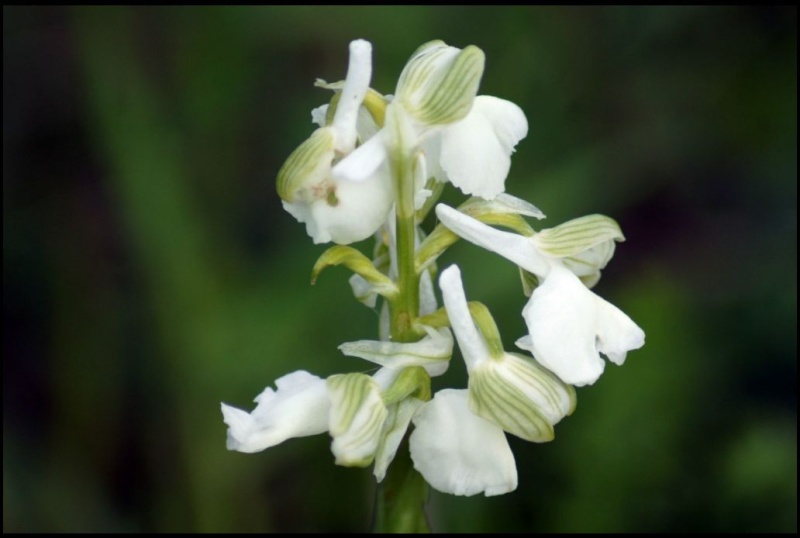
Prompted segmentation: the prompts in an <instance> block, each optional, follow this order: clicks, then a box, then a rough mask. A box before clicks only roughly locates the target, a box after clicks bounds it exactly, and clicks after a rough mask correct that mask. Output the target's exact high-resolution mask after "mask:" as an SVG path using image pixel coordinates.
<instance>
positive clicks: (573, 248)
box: [436, 204, 644, 386]
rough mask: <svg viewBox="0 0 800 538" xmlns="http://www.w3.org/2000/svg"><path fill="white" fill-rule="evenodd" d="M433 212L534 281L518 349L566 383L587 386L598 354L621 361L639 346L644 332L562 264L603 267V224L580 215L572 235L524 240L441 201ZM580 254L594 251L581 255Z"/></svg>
mask: <svg viewBox="0 0 800 538" xmlns="http://www.w3.org/2000/svg"><path fill="white" fill-rule="evenodd" d="M436 214H437V216H438V217H439V220H440V221H441V222H442V223H444V225H445V226H447V227H448V228H449V229H450V230H452V231H453V232H454V233H456V234H457V235H459V236H460V237H462V238H464V239H466V240H468V241H470V242H472V243H475V244H476V245H478V246H481V247H483V248H485V249H487V250H490V251H492V252H495V253H497V254H499V255H501V256H503V257H505V258H507V259H509V260H511V261H512V262H514V263H516V264H517V265H519V266H520V267H522V268H523V269H525V270H526V271H529V272H531V273H533V274H535V275H536V276H537V277H538V278H539V279H540V282H541V283H540V285H539V286H538V287H537V288H536V289H535V290H534V291H533V294H532V295H531V298H530V300H529V301H528V304H527V305H526V306H525V308H524V310H523V317H524V319H525V322H526V324H527V326H528V332H529V336H528V337H526V338H522V339H521V340H520V341H518V342H517V345H518V346H519V347H521V348H523V349H527V350H528V351H530V352H531V353H532V354H533V356H534V357H535V358H536V360H537V361H539V362H540V363H541V364H542V365H543V366H545V367H546V368H547V369H549V370H550V371H551V372H553V373H555V374H556V375H557V376H558V377H559V378H560V379H561V380H562V381H564V382H565V383H568V384H570V385H577V386H583V385H591V384H593V383H594V382H595V381H597V379H598V378H599V377H600V375H601V374H602V373H603V369H604V368H605V362H604V361H603V360H602V359H601V357H600V353H603V354H604V355H606V357H608V359H609V360H611V361H612V362H614V363H615V364H622V363H623V362H624V361H625V357H626V354H627V352H628V351H630V350H633V349H638V348H640V347H642V346H643V345H644V331H642V329H641V328H639V326H638V325H636V323H634V322H633V321H632V320H631V319H630V318H629V317H628V316H627V315H625V314H624V313H623V312H622V311H621V310H620V309H618V308H617V307H615V306H614V305H612V304H611V303H609V302H607V301H605V300H603V299H602V298H600V297H599V296H597V295H596V294H594V293H593V292H592V291H591V290H589V289H588V288H587V287H586V286H585V285H584V284H583V283H582V282H581V280H580V279H579V278H578V276H577V275H576V274H575V273H573V272H572V271H571V270H570V268H569V267H568V266H567V264H566V263H565V259H567V258H569V257H573V258H576V259H581V260H583V261H590V260H591V259H595V263H598V264H600V265H602V266H605V263H606V262H607V261H608V258H609V257H610V255H609V254H608V253H609V250H610V249H609V248H607V247H604V246H603V245H604V244H606V243H607V242H608V241H613V240H614V239H618V238H616V237H615V233H616V232H614V231H613V228H614V227H613V226H610V224H609V222H608V221H610V219H607V218H605V217H600V216H593V217H592V218H589V217H585V218H584V220H582V221H581V220H580V219H577V220H578V221H579V222H578V223H577V224H575V225H574V226H573V228H572V231H571V233H564V234H561V233H558V234H557V233H551V234H547V233H544V231H543V232H540V233H539V234H535V235H533V236H531V237H524V236H521V235H517V234H514V233H510V232H504V231H501V230H497V229H495V228H492V227H491V226H488V225H486V224H483V223H481V222H479V221H477V220H475V219H473V218H471V217H469V216H467V215H464V214H463V213H461V212H459V211H456V210H455V209H452V208H450V207H447V206H445V205H442V204H439V205H438V206H437V208H436ZM611 222H613V221H611ZM567 224H569V223H567ZM614 224H616V223H614ZM568 228H569V227H567V228H565V229H568ZM616 229H617V231H618V227H617V228H616ZM553 230H556V228H554V229H553ZM562 231H563V230H562ZM619 235H620V238H621V234H619ZM559 236H560V237H559ZM592 249H595V250H592ZM610 251H611V252H613V250H610ZM587 252H594V253H599V254H597V255H594V254H593V255H584V254H585V253H587ZM598 267H599V265H598ZM597 271H598V275H599V269H597Z"/></svg>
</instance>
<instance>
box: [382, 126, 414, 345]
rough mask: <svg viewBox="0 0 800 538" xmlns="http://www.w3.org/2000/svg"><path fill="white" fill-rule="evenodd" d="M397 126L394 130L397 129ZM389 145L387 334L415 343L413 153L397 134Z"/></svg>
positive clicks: (396, 338) (400, 340)
mask: <svg viewBox="0 0 800 538" xmlns="http://www.w3.org/2000/svg"><path fill="white" fill-rule="evenodd" d="M399 131H400V129H398V132H399ZM398 138H399V139H400V140H398V143H397V146H395V147H394V148H392V151H391V156H390V166H391V169H392V176H393V179H394V189H395V200H396V202H395V207H396V213H397V220H396V227H395V230H396V231H395V234H396V238H395V241H396V246H397V287H398V289H399V290H400V294H399V296H398V298H397V299H396V300H395V301H391V302H390V303H389V309H390V314H391V335H392V340H393V341H395V342H416V341H417V340H419V339H420V338H421V337H422V335H421V334H420V333H419V332H418V331H416V330H415V329H414V322H415V321H416V318H417V316H418V315H419V275H417V271H416V268H415V266H414V259H415V245H414V243H415V239H416V216H415V211H414V169H413V162H412V159H413V156H412V154H411V152H410V151H408V149H407V146H406V143H405V142H406V141H404V140H402V138H401V137H400V136H398Z"/></svg>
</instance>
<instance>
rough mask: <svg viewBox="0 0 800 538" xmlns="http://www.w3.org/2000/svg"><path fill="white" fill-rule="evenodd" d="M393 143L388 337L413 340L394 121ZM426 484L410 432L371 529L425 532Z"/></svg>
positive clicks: (401, 148) (406, 217)
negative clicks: (392, 282)
mask: <svg viewBox="0 0 800 538" xmlns="http://www.w3.org/2000/svg"><path fill="white" fill-rule="evenodd" d="M395 127H396V128H397V129H396V134H397V135H398V136H397V137H396V140H397V144H396V146H395V147H393V148H391V151H390V167H391V170H392V177H393V183H394V189H395V201H396V202H395V203H396V205H395V207H396V214H397V220H396V223H395V224H396V227H395V230H396V232H395V234H396V236H395V241H396V253H397V260H396V261H397V288H398V289H399V294H398V295H397V297H395V298H393V299H390V300H389V312H390V318H391V321H390V323H391V325H390V330H391V338H392V340H393V341H395V342H415V341H418V340H420V339H421V338H422V336H423V335H422V334H420V333H419V332H418V331H417V330H416V329H415V328H414V325H415V321H416V319H417V318H418V317H419V276H418V275H417V271H416V269H415V267H414V259H415V254H416V252H415V250H416V249H415V239H416V218H415V211H414V157H413V153H412V152H411V151H410V147H409V146H410V144H409V143H408V142H409V141H408V140H403V136H402V129H401V128H399V127H400V126H399V125H397V124H395ZM427 497H428V484H427V483H426V482H425V479H424V478H423V477H422V475H421V474H419V472H417V470H416V469H414V464H413V462H412V461H411V456H410V454H409V450H408V435H406V437H405V438H403V442H402V443H401V444H400V447H399V448H398V450H397V455H396V456H395V459H394V461H393V462H392V464H391V465H390V466H389V468H388V470H387V472H386V477H385V478H384V480H383V482H382V483H381V484H380V485H379V486H378V493H377V499H376V504H375V521H374V530H375V532H381V533H386V532H392V533H409V532H429V529H428V522H427V520H426V518H425V512H424V510H423V508H424V505H425V501H426V500H427Z"/></svg>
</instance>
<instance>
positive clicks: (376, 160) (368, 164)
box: [331, 131, 387, 182]
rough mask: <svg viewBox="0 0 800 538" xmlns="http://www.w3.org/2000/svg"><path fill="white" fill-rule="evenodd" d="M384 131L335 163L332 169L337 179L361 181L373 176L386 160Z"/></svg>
mask: <svg viewBox="0 0 800 538" xmlns="http://www.w3.org/2000/svg"><path fill="white" fill-rule="evenodd" d="M384 136H385V133H384V132H383V131H381V132H379V133H377V134H376V135H375V136H373V137H372V138H370V139H369V140H367V141H366V142H365V143H363V144H361V145H360V146H359V147H358V148H356V149H355V151H353V152H352V153H350V154H349V155H347V157H345V158H344V159H342V160H341V161H339V162H338V163H337V164H336V165H334V167H333V170H332V171H331V173H332V175H333V178H334V179H336V180H337V181H352V182H361V181H366V180H367V179H369V178H371V177H373V176H374V175H375V174H376V173H378V169H379V168H380V167H381V165H382V164H384V163H385V162H386V157H387V153H386V144H385V142H386V141H385V140H384Z"/></svg>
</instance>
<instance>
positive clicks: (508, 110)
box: [472, 95, 528, 155]
mask: <svg viewBox="0 0 800 538" xmlns="http://www.w3.org/2000/svg"><path fill="white" fill-rule="evenodd" d="M472 110H473V112H477V113H479V114H482V115H483V116H484V117H485V118H487V119H488V120H489V123H491V124H492V127H493V129H494V132H495V134H497V139H498V140H499V141H500V145H501V146H503V150H504V151H505V152H506V153H507V154H508V155H511V154H512V153H513V152H514V147H515V146H516V145H517V144H518V143H519V141H520V140H522V139H523V138H525V137H526V136H528V120H527V119H526V118H525V113H524V112H523V111H522V109H521V108H520V107H518V106H517V105H515V104H514V103H512V102H511V101H506V100H505V99H500V98H498V97H492V96H491V95H479V96H477V97H476V98H475V102H474V104H473V105H472Z"/></svg>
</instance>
